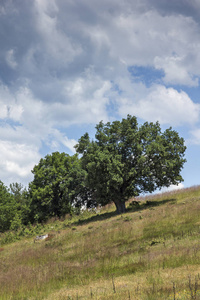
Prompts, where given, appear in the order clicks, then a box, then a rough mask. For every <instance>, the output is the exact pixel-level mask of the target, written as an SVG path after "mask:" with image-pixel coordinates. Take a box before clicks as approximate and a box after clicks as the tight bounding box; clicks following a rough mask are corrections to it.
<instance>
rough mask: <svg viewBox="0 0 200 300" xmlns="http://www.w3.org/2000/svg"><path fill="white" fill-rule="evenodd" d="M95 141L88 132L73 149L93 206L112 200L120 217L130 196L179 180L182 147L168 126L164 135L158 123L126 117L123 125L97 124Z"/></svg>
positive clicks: (117, 122)
mask: <svg viewBox="0 0 200 300" xmlns="http://www.w3.org/2000/svg"><path fill="white" fill-rule="evenodd" d="M95 138H96V139H95V140H94V141H90V138H89V135H88V133H86V134H84V135H83V136H82V137H81V138H80V139H79V143H78V144H77V145H76V146H75V148H76V151H77V152H78V153H80V154H82V157H81V163H82V168H83V169H84V170H86V172H87V179H86V185H87V187H88V189H90V191H91V192H92V195H93V196H92V199H94V202H95V203H96V204H101V205H105V204H108V203H110V202H112V201H113V202H114V203H115V205H116V209H117V212H118V213H123V212H125V202H126V201H127V200H128V199H129V198H130V197H133V196H137V195H139V194H140V193H143V192H153V191H155V190H156V189H158V188H162V187H169V186H170V185H171V184H175V185H176V184H178V183H180V182H181V181H183V178H182V177H181V175H180V171H181V169H182V167H183V164H184V163H185V161H186V160H185V159H184V153H185V150H186V147H185V146H184V139H183V138H180V137H179V135H178V133H177V132H176V131H174V130H172V128H171V127H170V128H169V129H167V130H165V131H164V132H163V133H162V132H161V128H160V125H159V123H158V122H156V123H155V124H153V123H148V122H146V123H144V124H143V125H142V126H138V123H137V119H136V117H133V116H130V115H128V116H127V119H122V121H121V122H120V121H114V122H113V123H110V122H108V123H106V124H104V123H103V122H100V123H99V124H98V125H97V126H96V135H95Z"/></svg>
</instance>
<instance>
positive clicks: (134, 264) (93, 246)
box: [0, 186, 200, 300]
mask: <svg viewBox="0 0 200 300" xmlns="http://www.w3.org/2000/svg"><path fill="white" fill-rule="evenodd" d="M46 233H48V235H49V236H48V238H47V239H46V240H41V241H34V239H35V237H36V235H42V234H46ZM199 237H200V186H197V187H192V188H189V189H183V190H179V191H173V192H168V193H162V194H156V195H153V196H146V197H138V198H135V199H131V200H130V201H129V202H127V212H126V213H125V214H123V215H117V214H116V213H115V208H114V204H113V205H112V204H110V205H107V206H105V207H104V208H102V209H99V210H93V211H92V210H90V211H84V212H82V213H81V214H80V215H79V216H74V217H72V216H70V215H66V217H65V218H63V220H56V219H52V220H49V221H48V222H47V223H46V224H37V225H27V226H26V227H25V226H22V227H20V228H18V230H17V231H16V230H15V231H7V232H4V233H1V235H0V299H2V300H7V299H9V300H11V299H13V300H17V299H20V300H22V299H24V300H25V299H31V300H33V299H37V300H40V299H45V300H56V299H59V300H62V299H63V300H64V299H74V300H75V299H132V300H137V299H138V300H139V299H142V300H146V299H151V300H153V299H155V300H158V299H167V300H174V299H175V300H178V299H181V300H185V299H200V269H199V262H200V245H199Z"/></svg>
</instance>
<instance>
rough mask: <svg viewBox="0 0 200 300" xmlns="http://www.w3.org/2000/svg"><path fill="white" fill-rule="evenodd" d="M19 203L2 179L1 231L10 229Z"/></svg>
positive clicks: (0, 198) (0, 202) (0, 190)
mask: <svg viewBox="0 0 200 300" xmlns="http://www.w3.org/2000/svg"><path fill="white" fill-rule="evenodd" d="M17 213H18V212H17V203H16V201H15V199H14V197H13V195H11V194H10V192H9V189H8V188H7V187H6V186H5V185H4V184H3V182H2V181H0V232H4V231H6V230H8V229H10V226H11V223H12V221H13V220H14V218H15V217H16V215H17Z"/></svg>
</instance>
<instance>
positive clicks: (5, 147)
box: [0, 0, 200, 187]
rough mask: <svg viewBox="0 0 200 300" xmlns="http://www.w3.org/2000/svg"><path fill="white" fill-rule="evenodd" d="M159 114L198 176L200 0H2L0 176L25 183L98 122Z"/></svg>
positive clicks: (187, 173)
mask: <svg viewBox="0 0 200 300" xmlns="http://www.w3.org/2000/svg"><path fill="white" fill-rule="evenodd" d="M127 114H131V115H134V116H136V117H137V118H138V122H139V124H143V123H144V122H146V121H148V122H156V121H159V122H160V124H161V127H162V129H163V130H164V129H166V128H168V127H170V126H172V128H173V129H174V130H176V131H177V132H178V133H179V135H180V136H181V137H183V138H184V139H185V145H186V146H187V151H186V156H185V157H186V159H187V163H185V165H184V169H183V170H182V173H181V174H182V176H183V178H184V182H183V183H182V184H181V185H179V187H190V186H193V185H199V184H200V170H199V169H200V1H199V0H176V1H174V0H134V1H133V0H124V1H121V0H109V1H107V0H101V1H99V0H1V1H0V180H1V181H3V183H4V184H5V185H7V186H8V185H9V184H10V183H13V182H18V183H21V184H23V185H24V186H28V183H29V182H31V181H32V180H33V174H32V172H31V170H32V169H33V167H34V166H35V165H36V164H38V163H39V160H40V159H41V158H42V157H45V155H47V154H51V153H52V152H55V151H59V152H66V153H68V154H70V155H72V154H74V153H75V150H74V145H75V144H76V143H77V141H78V139H79V138H80V137H81V136H82V135H83V134H84V133H85V132H88V133H89V134H90V136H91V137H92V138H93V137H94V135H95V126H96V124H98V123H99V122H100V121H101V120H102V121H103V122H104V123H106V122H108V121H110V122H112V121H114V120H121V119H122V118H126V117H127Z"/></svg>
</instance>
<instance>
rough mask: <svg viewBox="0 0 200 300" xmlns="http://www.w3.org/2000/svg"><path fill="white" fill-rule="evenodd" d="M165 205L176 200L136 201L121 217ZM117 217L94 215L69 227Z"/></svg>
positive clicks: (105, 214) (115, 213) (111, 214)
mask: <svg viewBox="0 0 200 300" xmlns="http://www.w3.org/2000/svg"><path fill="white" fill-rule="evenodd" d="M134 202H135V203H136V202H137V201H134ZM166 203H171V204H175V203H176V199H174V198H172V199H165V200H162V201H154V200H147V201H146V202H144V203H140V202H139V201H138V204H135V205H133V206H130V204H129V206H128V207H127V208H126V212H125V213H123V214H121V215H125V214H126V213H129V212H135V211H142V210H145V209H151V208H154V207H157V206H161V205H164V204H166ZM119 215H120V214H118V213H117V212H116V211H112V212H106V213H102V214H96V215H94V216H92V217H88V218H87V219H79V220H78V221H75V222H73V223H72V224H71V225H73V226H78V225H86V224H89V223H92V222H97V221H104V220H107V219H110V218H112V217H115V216H119Z"/></svg>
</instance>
